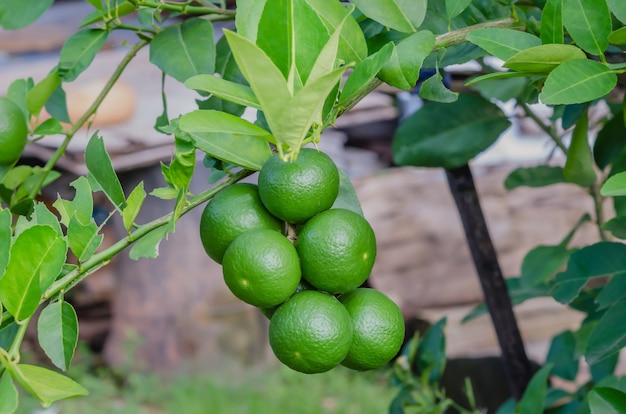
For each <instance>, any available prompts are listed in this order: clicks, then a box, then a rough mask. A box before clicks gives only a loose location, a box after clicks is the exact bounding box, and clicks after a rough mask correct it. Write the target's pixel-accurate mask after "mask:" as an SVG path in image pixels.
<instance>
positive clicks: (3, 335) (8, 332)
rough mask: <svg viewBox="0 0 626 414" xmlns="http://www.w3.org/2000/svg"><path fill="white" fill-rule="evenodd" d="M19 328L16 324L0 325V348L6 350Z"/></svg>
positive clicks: (11, 343)
mask: <svg viewBox="0 0 626 414" xmlns="http://www.w3.org/2000/svg"><path fill="white" fill-rule="evenodd" d="M19 328H20V326H19V325H18V324H17V323H16V322H9V323H6V324H4V325H0V348H2V349H5V350H8V349H9V348H10V347H11V345H13V341H14V340H15V337H16V335H17V331H18V330H19Z"/></svg>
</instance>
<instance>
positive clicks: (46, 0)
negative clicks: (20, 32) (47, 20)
mask: <svg viewBox="0 0 626 414" xmlns="http://www.w3.org/2000/svg"><path fill="white" fill-rule="evenodd" d="M52 3H54V0H20V1H19V2H16V1H11V0H5V1H2V2H0V26H2V28H4V29H5V30H16V29H21V28H23V27H26V26H28V25H30V24H31V23H34V22H35V21H36V20H37V19H39V18H40V17H41V15H43V14H44V13H45V12H46V10H48V9H49V8H50V6H52Z"/></svg>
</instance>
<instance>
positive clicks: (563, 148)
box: [518, 101, 568, 155]
mask: <svg viewBox="0 0 626 414" xmlns="http://www.w3.org/2000/svg"><path fill="white" fill-rule="evenodd" d="M518 105H519V106H520V107H521V108H522V109H523V110H524V112H525V113H526V115H528V117H529V118H530V119H532V120H533V121H534V122H535V124H537V126H538V127H539V128H541V129H542V130H543V131H544V132H545V133H546V134H548V136H549V137H550V139H551V140H552V142H554V144H555V145H556V146H557V147H559V149H560V150H561V151H563V154H565V155H567V151H568V150H567V147H566V146H565V144H563V141H562V140H561V137H560V136H559V134H557V132H556V130H555V129H554V126H553V125H547V124H546V123H545V122H543V120H542V119H541V118H539V116H538V115H537V114H536V113H535V112H533V110H532V109H530V107H529V106H528V104H526V103H525V102H521V101H518Z"/></svg>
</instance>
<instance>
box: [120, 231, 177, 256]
mask: <svg viewBox="0 0 626 414" xmlns="http://www.w3.org/2000/svg"><path fill="white" fill-rule="evenodd" d="M168 233H169V229H168V226H162V227H159V228H157V229H155V230H152V231H151V232H150V233H148V234H147V235H145V236H144V237H142V238H141V239H139V240H138V241H137V242H135V244H134V245H133V247H132V248H131V249H130V253H129V257H130V258H131V259H132V260H138V259H155V258H156V257H157V256H158V255H159V244H160V243H161V240H163V239H165V238H166V237H167V234H168Z"/></svg>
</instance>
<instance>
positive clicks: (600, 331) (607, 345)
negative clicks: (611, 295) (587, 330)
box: [585, 299, 626, 365]
mask: <svg viewBox="0 0 626 414" xmlns="http://www.w3.org/2000/svg"><path fill="white" fill-rule="evenodd" d="M624 318H626V299H622V300H621V301H619V302H617V303H616V304H614V305H613V306H611V307H610V308H609V309H608V310H607V311H606V313H605V314H604V315H603V316H602V317H601V318H600V320H599V321H598V324H597V325H596V326H595V328H594V329H593V331H591V335H590V336H589V342H588V343H587V350H586V352H585V358H586V359H587V362H588V363H589V364H590V365H594V364H596V363H598V362H600V361H602V360H603V359H605V358H608V357H610V356H611V355H613V354H615V353H617V352H619V351H621V349H622V348H624V347H625V346H626V331H625V330H624V329H621V328H617V327H621V326H622V323H623V321H624Z"/></svg>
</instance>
